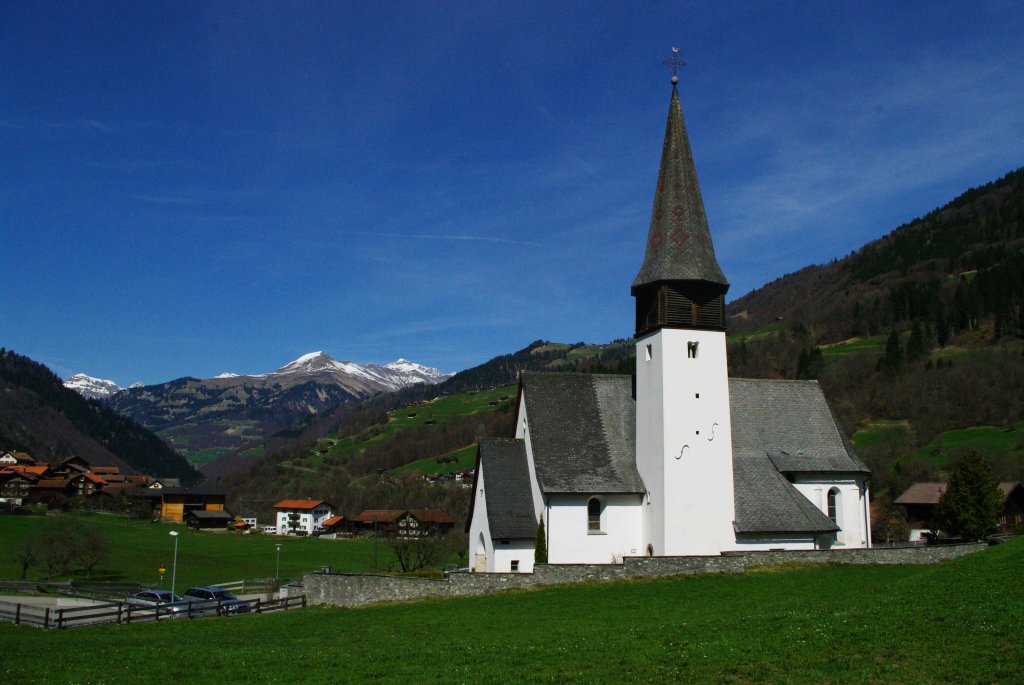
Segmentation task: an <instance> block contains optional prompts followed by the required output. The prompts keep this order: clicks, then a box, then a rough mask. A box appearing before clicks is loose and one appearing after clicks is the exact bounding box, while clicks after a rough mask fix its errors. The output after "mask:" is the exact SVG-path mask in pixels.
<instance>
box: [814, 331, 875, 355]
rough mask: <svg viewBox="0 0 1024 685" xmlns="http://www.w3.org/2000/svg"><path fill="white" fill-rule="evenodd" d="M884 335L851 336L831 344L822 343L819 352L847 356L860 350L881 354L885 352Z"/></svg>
mask: <svg viewBox="0 0 1024 685" xmlns="http://www.w3.org/2000/svg"><path fill="white" fill-rule="evenodd" d="M885 340H886V336H884V335H875V336H872V337H870V338H851V339H849V340H844V341H843V342H839V343H835V344H833V345H822V346H821V353H822V354H823V355H825V357H847V356H849V355H851V354H859V353H861V352H874V353H877V354H882V353H883V352H885Z"/></svg>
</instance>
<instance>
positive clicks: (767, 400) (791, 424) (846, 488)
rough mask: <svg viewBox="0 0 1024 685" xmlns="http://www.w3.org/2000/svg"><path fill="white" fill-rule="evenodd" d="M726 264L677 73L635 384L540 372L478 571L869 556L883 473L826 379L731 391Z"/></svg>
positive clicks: (474, 516) (643, 293) (503, 456)
mask: <svg viewBox="0 0 1024 685" xmlns="http://www.w3.org/2000/svg"><path fill="white" fill-rule="evenodd" d="M728 288H729V282H728V281H727V280H726V278H725V275H724V274H723V273H722V270H721V268H720V267H719V265H718V261H717V259H716V257H715V252H714V247H713V245H712V241H711V233H710V230H709V228H708V223H707V218H706V216H705V213H704V203H703V200H702V199H701V195H700V188H699V185H698V183H697V172H696V167H695V165H694V162H693V157H692V153H691V151H690V145H689V141H688V140H687V136H686V127H685V124H684V121H683V113H682V106H681V104H680V101H679V94H678V88H677V79H676V78H675V77H673V79H672V96H671V99H670V103H669V115H668V124H667V127H666V131H665V142H664V146H663V149H662V158H661V167H660V169H659V172H658V183H657V187H656V190H655V195H654V207H653V209H652V214H651V222H650V227H649V229H648V234H647V242H646V246H645V250H644V260H643V263H642V265H641V267H640V271H639V273H638V274H637V277H636V279H635V280H634V281H633V284H632V287H631V292H632V294H633V296H634V297H635V299H636V330H635V339H636V375H635V378H634V377H630V376H604V375H596V376H595V375H589V374H586V375H585V374H558V373H536V372H524V373H523V374H522V375H521V377H520V382H519V396H518V402H517V408H516V430H515V435H514V437H512V438H491V439H484V440H481V441H480V443H479V450H478V457H477V468H476V477H475V481H474V488H473V499H472V503H471V508H470V513H469V520H468V521H467V528H468V532H469V555H470V557H469V558H470V563H471V564H472V567H473V569H474V570H476V571H487V572H529V571H531V570H532V569H533V560H534V549H535V546H536V535H537V531H538V523H539V522H540V521H541V520H542V519H543V521H544V531H545V536H546V547H547V550H548V562H549V563H552V564H572V563H591V564H594V563H596V564H604V563H617V562H619V561H621V559H622V558H623V557H626V556H639V555H648V556H688V555H718V554H721V553H722V552H729V551H739V550H769V549H825V548H844V547H851V548H852V547H868V546H870V538H871V531H870V518H869V515H868V512H869V501H868V491H867V478H868V476H869V473H868V469H867V467H866V466H865V465H864V463H863V462H862V461H861V460H860V459H859V458H858V457H857V455H856V453H855V452H854V451H853V449H852V447H851V445H850V443H849V441H848V440H846V438H845V436H844V435H843V433H842V429H841V428H840V426H839V424H838V422H837V420H836V418H835V416H834V415H833V413H832V411H831V409H830V408H829V406H828V403H827V402H826V401H825V397H824V395H823V394H822V392H821V388H820V387H819V386H818V384H817V382H816V381H779V380H757V379H730V378H729V376H728V365H727V358H726V341H725V315H724V311H725V293H726V291H727V290H728Z"/></svg>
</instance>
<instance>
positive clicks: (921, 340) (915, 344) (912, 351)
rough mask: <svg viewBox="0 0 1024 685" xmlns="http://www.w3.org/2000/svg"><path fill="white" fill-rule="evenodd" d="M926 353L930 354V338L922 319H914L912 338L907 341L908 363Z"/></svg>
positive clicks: (911, 331)
mask: <svg viewBox="0 0 1024 685" xmlns="http://www.w3.org/2000/svg"><path fill="white" fill-rule="evenodd" d="M926 354H928V340H927V336H926V335H925V331H924V326H922V325H921V322H920V321H914V325H913V327H912V328H911V329H910V340H908V341H907V363H908V364H909V363H910V362H916V361H917V360H918V359H921V358H923V357H924V356H925V355H926Z"/></svg>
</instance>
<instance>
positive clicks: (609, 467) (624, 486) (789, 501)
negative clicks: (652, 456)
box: [480, 372, 868, 539]
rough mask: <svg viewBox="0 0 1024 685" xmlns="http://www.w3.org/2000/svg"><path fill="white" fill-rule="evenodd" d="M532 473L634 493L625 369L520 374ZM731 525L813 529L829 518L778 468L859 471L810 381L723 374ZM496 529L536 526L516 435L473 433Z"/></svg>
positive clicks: (546, 479) (547, 485) (545, 486)
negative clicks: (731, 484) (730, 464)
mask: <svg viewBox="0 0 1024 685" xmlns="http://www.w3.org/2000/svg"><path fill="white" fill-rule="evenodd" d="M522 386H523V394H524V397H525V403H526V414H527V420H528V422H529V426H530V439H531V443H532V446H533V453H534V460H535V465H536V468H537V477H538V479H539V480H540V486H541V489H542V490H543V491H544V492H546V493H587V494H590V493H614V492H621V493H642V492H644V490H645V489H644V485H643V481H642V480H641V478H640V474H639V473H638V472H637V470H636V458H635V455H636V436H635V430H636V428H635V426H636V402H635V400H634V399H633V396H632V379H631V378H630V377H629V376H605V375H589V374H563V373H536V372H524V373H523V374H522ZM729 395H730V411H731V415H732V444H733V482H734V487H735V507H736V530H737V532H738V533H785V532H793V533H798V532H799V533H819V532H831V531H834V530H836V526H835V524H834V523H833V522H832V521H831V520H830V519H829V518H828V517H827V516H826V515H825V514H824V513H822V512H821V511H820V510H819V509H818V508H817V507H816V506H814V505H813V504H812V503H811V502H810V501H809V500H808V499H807V498H806V497H804V496H803V495H802V494H800V492H799V491H797V490H796V488H794V487H793V485H792V484H791V483H790V482H789V481H787V480H786V478H785V477H784V476H783V475H782V474H783V473H786V472H812V473H867V472H868V468H867V467H866V466H865V465H864V463H863V462H862V461H861V460H860V459H859V458H858V457H857V455H856V453H855V452H854V451H853V449H852V447H851V446H850V444H849V442H848V441H847V440H846V439H845V437H844V436H843V433H842V431H841V430H840V429H839V425H838V423H837V421H836V419H835V417H834V416H833V414H832V412H831V410H830V409H829V406H828V403H827V402H826V401H825V396H824V395H823V394H822V392H821V387H820V386H819V385H818V383H817V382H816V381H778V380H760V379H738V378H734V379H730V380H729ZM480 456H481V463H482V464H483V471H484V478H485V480H486V483H487V498H488V499H487V502H488V507H487V513H488V519H489V521H490V525H491V534H492V535H493V536H494V537H496V538H528V539H532V538H533V536H534V534H535V527H536V519H534V518H533V502H532V496H531V493H530V483H529V472H528V467H527V464H526V449H525V444H524V443H523V441H522V440H509V439H504V440H502V439H489V440H484V441H481V443H480Z"/></svg>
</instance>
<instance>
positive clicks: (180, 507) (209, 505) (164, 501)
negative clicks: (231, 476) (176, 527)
mask: <svg viewBox="0 0 1024 685" xmlns="http://www.w3.org/2000/svg"><path fill="white" fill-rule="evenodd" d="M156 492H157V493H158V494H159V497H160V518H161V519H163V520H164V521H171V522H174V523H184V522H185V517H186V516H187V515H188V513H189V512H192V511H224V508H225V501H226V500H227V496H228V491H227V490H224V489H223V488H162V489H160V490H157V491H156Z"/></svg>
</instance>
